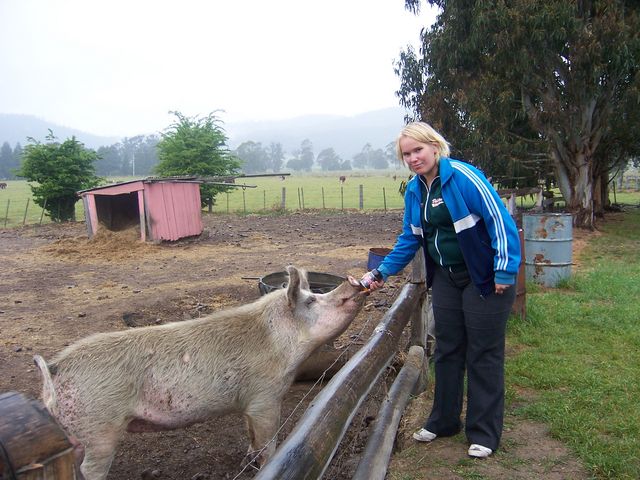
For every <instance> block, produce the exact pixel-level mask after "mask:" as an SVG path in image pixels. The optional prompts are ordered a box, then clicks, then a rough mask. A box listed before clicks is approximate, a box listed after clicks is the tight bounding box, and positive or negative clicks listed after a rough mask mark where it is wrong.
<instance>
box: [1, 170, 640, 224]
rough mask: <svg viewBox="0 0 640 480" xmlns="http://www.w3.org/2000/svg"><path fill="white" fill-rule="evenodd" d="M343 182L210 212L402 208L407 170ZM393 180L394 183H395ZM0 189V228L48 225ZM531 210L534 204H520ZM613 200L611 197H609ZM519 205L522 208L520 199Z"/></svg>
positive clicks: (251, 196) (302, 181) (353, 175)
mask: <svg viewBox="0 0 640 480" xmlns="http://www.w3.org/2000/svg"><path fill="white" fill-rule="evenodd" d="M343 173H344V174H345V175H346V181H345V182H344V184H341V183H340V181H339V176H340V174H341V173H340V172H332V173H331V174H322V173H318V174H295V175H291V176H288V177H285V180H281V179H280V177H263V178H246V179H242V178H240V179H238V180H237V181H236V183H237V184H238V185H248V186H251V187H255V188H249V187H247V188H235V189H233V190H232V191H230V192H228V193H222V194H219V195H218V196H217V197H216V200H215V204H214V205H213V207H212V211H213V212H214V213H239V214H247V213H270V212H280V211H282V210H283V209H282V203H283V196H284V204H285V206H284V210H285V211H296V210H305V209H312V210H320V209H330V210H360V209H362V210H381V209H389V210H391V209H398V208H403V199H402V196H401V195H400V193H399V188H400V183H401V182H402V181H403V180H406V179H407V178H408V171H407V170H398V171H392V170H391V171H385V172H382V173H381V172H343ZM394 176H395V179H394ZM127 180H133V178H132V177H128V178H126V177H123V178H109V182H110V183H114V182H120V181H127ZM6 183H7V188H6V189H3V190H0V227H8V228H10V227H16V226H20V225H25V224H26V225H34V224H38V223H40V222H42V223H46V222H49V221H50V220H49V218H48V217H47V215H46V213H43V211H42V208H41V207H39V206H38V205H36V204H35V203H34V202H33V198H32V196H31V189H30V188H29V185H28V183H27V182H26V181H20V180H14V181H11V180H9V181H7V182H6ZM615 199H616V200H617V202H618V203H622V204H637V203H638V192H616V197H615ZM521 200H523V201H524V202H525V205H533V199H531V198H526V199H521ZM611 200H612V201H613V200H614V199H613V195H612V196H611ZM518 205H521V203H520V200H519V202H518ZM76 219H77V220H83V219H84V207H83V205H82V202H81V201H78V203H76Z"/></svg>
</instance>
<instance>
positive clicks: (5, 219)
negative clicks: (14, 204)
mask: <svg viewBox="0 0 640 480" xmlns="http://www.w3.org/2000/svg"><path fill="white" fill-rule="evenodd" d="M9 205H11V199H10V198H7V208H6V210H5V212H4V226H5V227H6V226H7V220H9Z"/></svg>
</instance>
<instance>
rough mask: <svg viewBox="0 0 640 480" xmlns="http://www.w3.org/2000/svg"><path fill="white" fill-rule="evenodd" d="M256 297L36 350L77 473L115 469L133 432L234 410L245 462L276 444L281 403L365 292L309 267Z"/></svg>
mask: <svg viewBox="0 0 640 480" xmlns="http://www.w3.org/2000/svg"><path fill="white" fill-rule="evenodd" d="M287 273H288V276H289V280H288V283H287V286H286V287H285V288H283V289H279V290H276V291H273V292H271V293H269V294H267V295H265V296H263V297H260V298H259V299H258V300H256V301H254V302H253V303H250V304H247V305H242V306H239V307H236V308H231V309H227V310H223V311H220V312H216V313H213V314H211V315H208V316H206V317H203V318H199V319H196V320H188V321H183V322H173V323H168V324H165V325H156V326H150V327H141V328H135V329H131V330H126V331H119V332H109V333H98V334H94V335H92V336H89V337H87V338H84V339H81V340H79V341H77V342H76V343H73V344H72V345H70V346H68V347H67V348H66V349H64V350H63V351H61V352H60V353H58V354H57V355H56V356H55V357H54V358H53V359H52V360H51V362H50V363H49V364H47V363H46V362H45V360H44V359H43V358H42V357H41V356H39V355H36V356H35V357H34V361H35V363H36V365H37V366H38V368H39V370H40V373H41V375H42V379H43V389H42V401H43V403H44V405H45V406H46V408H47V409H48V410H49V412H50V413H51V414H52V415H53V416H54V417H55V418H56V419H57V421H58V422H59V423H60V424H61V426H62V427H63V428H64V429H65V431H66V432H67V434H68V436H69V438H70V441H71V442H72V444H73V445H74V448H75V450H74V453H75V454H76V462H77V464H78V465H79V470H80V472H79V476H80V475H82V476H83V477H84V478H85V479H86V480H100V479H104V478H106V476H107V473H108V471H109V468H110V466H111V462H112V460H113V457H114V454H115V450H116V447H117V444H118V441H119V439H120V438H121V437H122V435H123V434H124V432H125V431H129V432H149V431H160V430H170V429H178V428H184V427H186V426H188V425H192V424H194V423H198V422H202V421H205V420H207V419H209V418H211V417H213V416H217V415H224V414H226V413H230V412H239V413H241V414H243V415H244V417H245V420H246V426H247V430H248V436H249V448H248V452H247V456H246V457H245V459H244V461H243V463H244V462H247V461H254V462H255V463H256V464H257V465H258V466H262V465H264V463H265V462H266V461H267V460H268V459H269V457H270V456H271V455H272V454H273V452H274V451H275V448H276V445H275V438H274V437H275V434H276V432H277V429H278V427H279V423H280V405H281V402H282V399H283V397H284V395H285V393H286V392H287V390H288V389H289V387H290V386H291V384H292V383H293V380H294V377H295V373H296V370H297V369H298V367H299V366H300V365H301V363H302V362H303V361H304V360H305V359H306V358H307V357H309V356H310V355H311V354H312V353H313V352H314V351H315V350H316V349H319V348H320V347H321V346H322V345H324V344H325V343H327V342H330V341H331V340H333V339H335V338H336V337H338V336H339V335H340V334H341V333H342V332H344V331H345V330H346V328H347V327H348V326H349V324H350V323H351V322H352V320H353V319H354V318H355V317H356V315H357V314H358V312H359V311H360V309H361V307H362V305H363V303H364V298H365V295H366V292H363V291H362V289H361V287H360V284H359V283H358V282H357V281H356V280H355V279H354V278H352V277H348V278H347V279H346V280H345V281H344V282H343V283H342V284H340V285H339V286H338V287H337V288H336V289H334V290H333V291H331V292H328V293H325V294H315V293H313V292H312V291H311V290H310V289H309V283H308V279H307V275H306V272H305V271H304V270H299V269H297V268H296V267H293V266H289V267H287Z"/></svg>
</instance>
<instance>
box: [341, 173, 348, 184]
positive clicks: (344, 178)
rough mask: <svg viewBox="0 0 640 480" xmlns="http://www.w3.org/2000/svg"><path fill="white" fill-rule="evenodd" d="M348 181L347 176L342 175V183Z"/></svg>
mask: <svg viewBox="0 0 640 480" xmlns="http://www.w3.org/2000/svg"><path fill="white" fill-rule="evenodd" d="M346 181H347V177H345V176H344V175H340V183H344V182H346Z"/></svg>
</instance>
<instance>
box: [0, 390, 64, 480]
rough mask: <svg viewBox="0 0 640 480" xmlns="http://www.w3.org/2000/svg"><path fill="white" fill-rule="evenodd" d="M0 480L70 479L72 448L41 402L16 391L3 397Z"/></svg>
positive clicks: (0, 428) (0, 402) (0, 425)
mask: <svg viewBox="0 0 640 480" xmlns="http://www.w3.org/2000/svg"><path fill="white" fill-rule="evenodd" d="M0 446H1V447H2V450H3V451H4V452H3V455H0V478H6V479H12V477H15V478H16V479H17V480H71V479H74V478H76V477H75V474H74V457H73V447H72V446H71V443H70V442H69V440H68V439H67V437H66V435H65V434H64V432H63V431H62V429H61V428H60V426H59V425H58V424H57V423H56V421H55V420H54V419H53V417H51V415H50V414H49V412H48V411H47V410H46V409H45V408H44V405H42V404H41V403H40V402H38V401H36V400H30V399H28V398H27V397H25V396H24V395H22V394H20V393H16V392H8V393H5V394H2V395H0Z"/></svg>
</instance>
